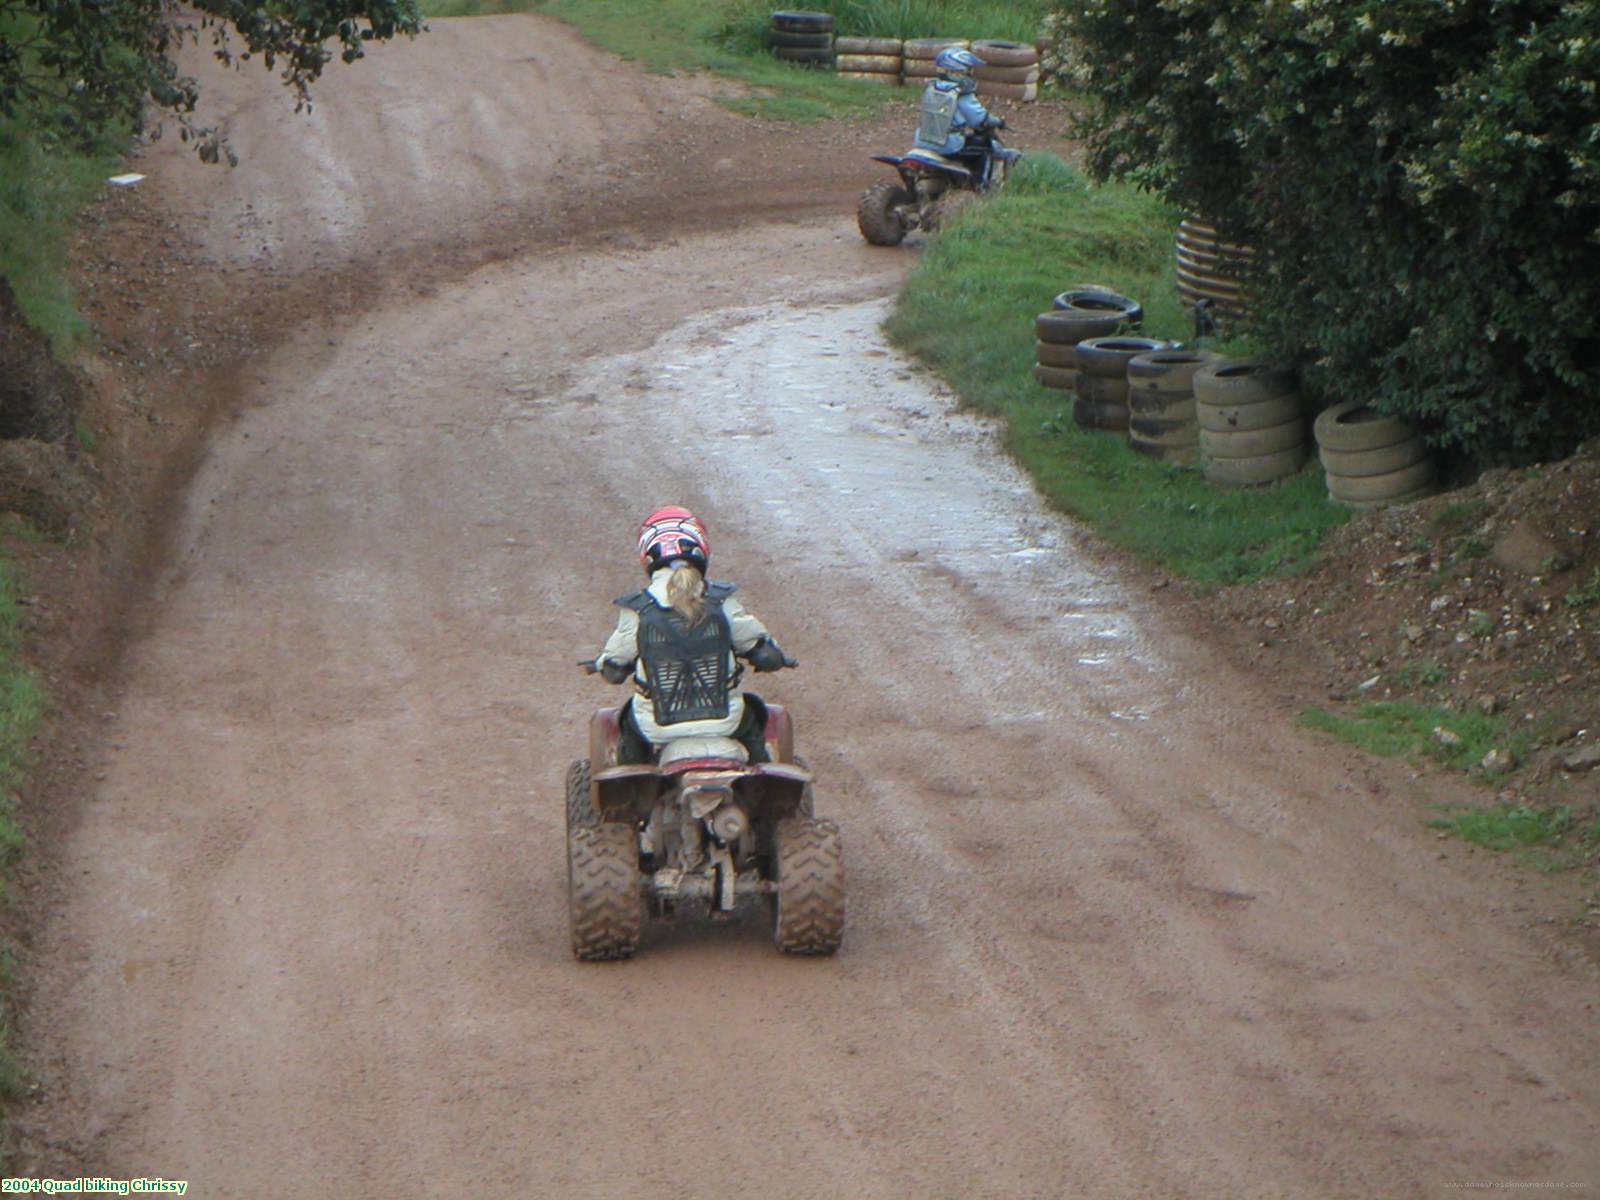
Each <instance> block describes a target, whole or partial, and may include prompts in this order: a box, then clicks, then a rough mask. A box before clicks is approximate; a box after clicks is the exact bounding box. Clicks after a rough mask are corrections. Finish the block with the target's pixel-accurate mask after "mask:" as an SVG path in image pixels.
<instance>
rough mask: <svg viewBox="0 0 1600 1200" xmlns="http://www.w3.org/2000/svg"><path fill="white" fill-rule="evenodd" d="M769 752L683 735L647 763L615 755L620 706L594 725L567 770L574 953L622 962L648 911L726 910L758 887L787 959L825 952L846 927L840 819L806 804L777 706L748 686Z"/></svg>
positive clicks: (804, 774)
mask: <svg viewBox="0 0 1600 1200" xmlns="http://www.w3.org/2000/svg"><path fill="white" fill-rule="evenodd" d="M745 704H746V706H747V707H748V706H752V705H753V706H755V708H756V715H757V717H758V719H759V720H760V721H761V722H762V729H763V738H764V741H765V746H766V751H767V758H768V760H769V761H767V762H762V763H751V762H749V761H747V758H748V755H747V752H746V750H745V747H744V745H743V744H742V743H740V742H738V741H735V740H734V739H732V738H722V737H696V738H679V739H677V740H675V741H671V742H668V743H667V744H666V745H665V746H663V747H662V748H661V749H660V751H659V752H658V754H657V757H656V761H654V762H648V763H639V764H622V765H619V764H618V762H617V748H618V743H619V740H620V735H621V730H620V725H619V721H620V719H621V714H622V708H621V706H620V705H619V706H616V707H611V708H601V709H598V710H597V711H596V712H595V714H594V716H593V717H592V718H591V719H590V721H589V757H588V758H585V759H579V760H578V761H577V762H575V763H573V764H572V766H571V767H570V768H568V770H567V908H568V912H569V914H570V916H571V923H572V952H573V954H575V955H576V956H577V957H578V958H580V959H582V960H583V961H585V962H597V961H604V960H607V959H619V958H629V957H631V956H632V954H633V953H634V951H635V950H636V949H637V948H638V945H639V939H640V937H641V935H642V934H643V932H644V924H645V919H646V916H647V914H648V915H649V916H654V917H662V918H669V919H670V918H672V917H675V916H678V915H681V914H687V913H691V912H697V913H709V914H710V915H711V916H713V917H726V916H729V915H731V914H732V913H733V911H734V908H735V906H736V905H737V904H738V903H739V901H740V900H741V899H743V898H745V897H749V896H756V895H759V896H763V897H765V898H766V901H767V903H768V905H769V906H770V909H771V917H772V936H773V941H774V942H776V943H777V946H778V949H779V950H782V951H784V952H786V953H789V954H832V953H833V952H834V951H835V950H837V949H838V948H839V942H840V939H841V938H842V937H843V935H844V860H843V857H842V854H841V849H840V843H839V827H838V826H837V825H836V824H834V823H833V822H832V821H823V820H818V819H817V818H816V817H815V816H814V815H813V813H812V801H811V774H810V772H809V771H807V770H806V768H805V766H804V764H803V763H801V762H800V761H799V760H798V759H796V758H795V756H794V753H793V734H792V731H791V728H790V724H789V716H788V714H787V713H786V712H785V711H784V710H783V708H782V707H780V706H779V705H776V704H766V703H764V702H763V701H762V700H761V699H760V698H759V697H758V696H755V695H753V694H751V693H749V692H746V693H745Z"/></svg>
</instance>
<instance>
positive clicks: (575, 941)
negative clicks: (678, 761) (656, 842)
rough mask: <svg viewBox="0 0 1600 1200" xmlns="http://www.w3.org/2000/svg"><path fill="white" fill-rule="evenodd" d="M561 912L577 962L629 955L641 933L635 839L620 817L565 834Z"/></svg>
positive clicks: (642, 917)
mask: <svg viewBox="0 0 1600 1200" xmlns="http://www.w3.org/2000/svg"><path fill="white" fill-rule="evenodd" d="M567 913H568V916H569V918H570V920H571V925H572V953H573V954H574V956H576V957H577V958H578V959H579V960H581V961H583V962H608V961H610V960H613V959H619V958H631V957H632V956H633V952H634V951H635V950H637V949H638V948H639V939H640V938H641V937H642V936H643V935H644V895H643V893H642V892H641V891H640V890H639V841H638V834H636V833H635V832H634V829H633V826H632V825H626V824H623V823H621V822H612V823H609V824H605V823H603V824H600V825H588V826H581V827H579V828H577V829H574V830H572V832H571V833H569V834H568V835H567Z"/></svg>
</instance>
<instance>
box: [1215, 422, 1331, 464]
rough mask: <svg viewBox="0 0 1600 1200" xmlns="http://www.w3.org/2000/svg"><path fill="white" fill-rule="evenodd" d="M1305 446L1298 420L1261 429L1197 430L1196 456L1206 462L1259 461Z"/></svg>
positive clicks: (1304, 430) (1302, 428)
mask: <svg viewBox="0 0 1600 1200" xmlns="http://www.w3.org/2000/svg"><path fill="white" fill-rule="evenodd" d="M1305 444H1306V423H1305V422H1304V421H1303V420H1301V419H1300V418H1299V417H1296V418H1294V420H1292V421H1285V422H1284V423H1283V424H1281V425H1268V426H1266V427H1265V428H1264V429H1230V430H1228V431H1227V432H1226V433H1222V432H1219V431H1217V430H1215V429H1202V430H1200V453H1201V454H1203V455H1205V456H1206V457H1207V458H1260V457H1262V456H1263V455H1266V454H1277V453H1279V452H1280V451H1283V450H1292V449H1294V448H1295V447H1296V446H1304V445H1305Z"/></svg>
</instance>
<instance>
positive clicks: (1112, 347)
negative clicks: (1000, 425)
mask: <svg viewBox="0 0 1600 1200" xmlns="http://www.w3.org/2000/svg"><path fill="white" fill-rule="evenodd" d="M1171 348H1172V347H1171V344H1170V343H1168V342H1163V341H1160V340H1159V339H1157V338H1142V337H1131V336H1129V335H1127V334H1121V335H1112V336H1109V337H1090V338H1085V339H1083V340H1082V341H1080V342H1079V343H1078V345H1077V347H1076V351H1077V356H1078V364H1077V372H1078V377H1077V380H1076V388H1075V391H1076V396H1077V398H1076V399H1075V400H1074V401H1073V405H1072V419H1073V421H1074V422H1075V423H1076V424H1077V425H1078V426H1079V428H1081V429H1104V430H1109V431H1112V432H1116V433H1126V432H1127V430H1128V422H1129V415H1130V414H1129V406H1128V360H1129V359H1131V358H1133V357H1134V356H1135V355H1138V354H1146V353H1149V352H1150V351H1153V350H1168V349H1171ZM1036 369H1037V368H1036Z"/></svg>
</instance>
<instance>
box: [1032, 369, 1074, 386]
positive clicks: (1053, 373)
mask: <svg viewBox="0 0 1600 1200" xmlns="http://www.w3.org/2000/svg"><path fill="white" fill-rule="evenodd" d="M1033 377H1034V378H1035V379H1036V380H1038V381H1039V382H1040V383H1042V384H1043V385H1044V386H1045V387H1047V388H1056V389H1058V390H1060V391H1063V392H1074V391H1076V390H1077V387H1078V372H1077V371H1076V370H1074V369H1073V368H1071V367H1047V366H1044V365H1043V364H1041V363H1035V364H1034V368H1033Z"/></svg>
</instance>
